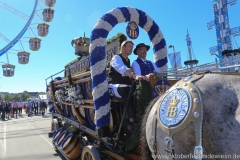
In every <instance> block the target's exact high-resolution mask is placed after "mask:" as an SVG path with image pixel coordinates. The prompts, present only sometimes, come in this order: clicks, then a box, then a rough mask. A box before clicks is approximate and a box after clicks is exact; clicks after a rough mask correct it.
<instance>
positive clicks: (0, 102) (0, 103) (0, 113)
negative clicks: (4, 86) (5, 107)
mask: <svg viewBox="0 0 240 160" xmlns="http://www.w3.org/2000/svg"><path fill="white" fill-rule="evenodd" d="M2 103H3V102H2V100H0V117H1V115H2Z"/></svg>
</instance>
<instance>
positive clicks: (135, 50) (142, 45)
mask: <svg viewBox="0 0 240 160" xmlns="http://www.w3.org/2000/svg"><path fill="white" fill-rule="evenodd" d="M140 47H146V48H147V50H149V48H150V46H148V45H145V44H144V43H139V44H138V45H137V46H136V48H135V49H134V50H133V53H134V54H136V55H137V50H138V48H140Z"/></svg>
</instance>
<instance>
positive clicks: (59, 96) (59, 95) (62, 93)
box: [55, 88, 67, 104]
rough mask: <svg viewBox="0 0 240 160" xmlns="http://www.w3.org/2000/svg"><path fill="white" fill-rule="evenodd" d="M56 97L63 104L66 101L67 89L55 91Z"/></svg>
mask: <svg viewBox="0 0 240 160" xmlns="http://www.w3.org/2000/svg"><path fill="white" fill-rule="evenodd" d="M55 97H56V100H57V101H58V103H59V104H62V103H63V102H65V100H66V98H67V95H66V89H65V88H60V89H59V90H57V91H55Z"/></svg>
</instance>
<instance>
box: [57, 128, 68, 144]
mask: <svg viewBox="0 0 240 160" xmlns="http://www.w3.org/2000/svg"><path fill="white" fill-rule="evenodd" d="M66 135H67V131H66V130H64V131H62V132H61V134H60V135H59V136H58V138H57V140H56V142H55V145H56V146H58V147H60V144H61V142H62V141H63V139H64V138H65V137H66Z"/></svg>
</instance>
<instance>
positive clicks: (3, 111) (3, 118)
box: [1, 101, 7, 121]
mask: <svg viewBox="0 0 240 160" xmlns="http://www.w3.org/2000/svg"><path fill="white" fill-rule="evenodd" d="M6 107H7V105H6V102H5V101H3V103H2V117H1V118H2V121H5V110H6Z"/></svg>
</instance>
